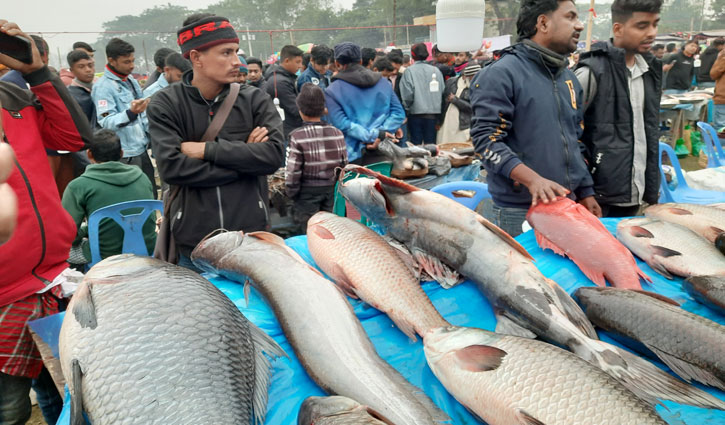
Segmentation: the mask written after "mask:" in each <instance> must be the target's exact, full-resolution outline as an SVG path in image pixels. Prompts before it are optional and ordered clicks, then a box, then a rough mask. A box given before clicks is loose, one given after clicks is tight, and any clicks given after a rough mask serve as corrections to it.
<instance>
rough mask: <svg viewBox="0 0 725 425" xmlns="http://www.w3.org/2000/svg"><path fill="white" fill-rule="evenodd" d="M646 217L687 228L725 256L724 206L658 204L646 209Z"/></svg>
mask: <svg viewBox="0 0 725 425" xmlns="http://www.w3.org/2000/svg"><path fill="white" fill-rule="evenodd" d="M644 215H646V216H647V217H654V218H659V219H660V220H664V221H669V222H671V223H675V224H679V225H680V226H685V227H687V228H688V229H690V230H692V231H693V232H695V233H697V234H698V235H700V236H702V237H704V238H705V239H707V240H709V241H710V242H712V243H714V244H715V246H716V247H717V249H718V250H719V251H720V252H722V253H723V254H725V207H723V206H722V205H712V206H708V205H695V204H676V203H669V204H658V205H652V206H651V207H648V208H647V209H645V210H644Z"/></svg>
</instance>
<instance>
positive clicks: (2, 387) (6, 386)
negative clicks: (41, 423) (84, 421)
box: [0, 367, 63, 425]
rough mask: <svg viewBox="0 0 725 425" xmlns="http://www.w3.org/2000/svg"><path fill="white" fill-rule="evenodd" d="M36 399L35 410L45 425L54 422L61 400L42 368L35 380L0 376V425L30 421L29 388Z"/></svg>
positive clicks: (56, 420)
mask: <svg viewBox="0 0 725 425" xmlns="http://www.w3.org/2000/svg"><path fill="white" fill-rule="evenodd" d="M31 386H32V388H33V390H35V393H36V395H37V396H38V406H40V410H41V411H42V412H43V417H44V418H45V421H46V422H47V423H49V424H55V423H56V422H58V417H59V416H60V412H61V410H62V409H63V399H62V398H61V397H60V394H58V390H57V389H56V387H55V384H54V383H53V379H52V378H51V377H50V373H48V370H47V369H46V368H45V367H44V368H43V371H42V372H41V373H40V376H39V377H38V378H37V379H32V378H27V377H24V376H12V375H7V374H5V373H2V372H0V425H22V424H25V422H27V421H28V419H30V415H31V412H32V407H31V405H30V388H31Z"/></svg>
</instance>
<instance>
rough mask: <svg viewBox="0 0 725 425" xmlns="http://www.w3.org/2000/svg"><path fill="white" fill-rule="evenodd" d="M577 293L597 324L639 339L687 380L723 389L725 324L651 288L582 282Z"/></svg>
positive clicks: (724, 375)
mask: <svg viewBox="0 0 725 425" xmlns="http://www.w3.org/2000/svg"><path fill="white" fill-rule="evenodd" d="M576 296H577V298H578V299H579V302H580V303H581V304H582V305H583V306H584V309H585V310H586V313H587V317H589V319H591V321H592V322H593V323H595V324H596V325H597V326H599V327H601V328H602V329H605V330H607V331H612V332H615V333H617V334H621V335H624V336H626V337H627V338H630V339H632V340H635V341H639V342H641V343H642V344H643V345H644V346H645V347H646V348H648V349H649V350H650V351H652V352H653V353H654V354H655V355H657V357H659V358H660V360H662V361H663V362H664V363H665V364H666V365H667V366H669V367H670V369H672V370H673V371H674V372H675V373H676V374H678V375H679V376H681V377H682V378H684V379H686V380H687V381H690V380H693V379H694V380H696V381H699V382H702V383H703V384H706V385H711V386H714V387H717V388H720V389H721V390H725V326H722V325H720V324H718V323H715V322H713V321H712V320H709V319H706V318H704V317H702V316H698V315H696V314H692V313H690V312H689V311H685V310H683V309H681V308H680V306H679V304H677V303H676V302H675V301H672V300H670V299H669V298H666V297H664V296H662V295H659V294H654V293H651V292H645V291H636V292H633V291H623V290H619V289H616V288H591V287H583V288H579V289H577V291H576ZM720 409H725V402H721V403H720Z"/></svg>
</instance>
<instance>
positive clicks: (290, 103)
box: [264, 45, 302, 141]
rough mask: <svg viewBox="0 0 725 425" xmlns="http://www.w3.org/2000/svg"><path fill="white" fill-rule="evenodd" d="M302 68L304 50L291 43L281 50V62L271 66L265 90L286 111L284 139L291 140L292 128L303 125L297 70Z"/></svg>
mask: <svg viewBox="0 0 725 425" xmlns="http://www.w3.org/2000/svg"><path fill="white" fill-rule="evenodd" d="M301 69H302V50H300V49H298V48H297V47H295V46H292V45H289V46H284V47H282V50H280V52H279V64H277V65H273V66H272V68H270V71H269V76H268V77H267V82H266V83H265V85H264V90H265V91H266V92H267V94H268V95H269V97H271V98H272V99H277V102H279V107H280V108H282V110H283V111H284V119H283V121H284V139H285V141H287V140H289V134H290V132H291V131H292V130H294V129H295V128H297V127H299V126H301V125H302V118H300V111H299V110H298V109H297V103H296V100H297V93H298V91H297V72H299V71H300V70H301Z"/></svg>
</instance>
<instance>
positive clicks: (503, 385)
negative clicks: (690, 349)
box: [423, 327, 666, 425]
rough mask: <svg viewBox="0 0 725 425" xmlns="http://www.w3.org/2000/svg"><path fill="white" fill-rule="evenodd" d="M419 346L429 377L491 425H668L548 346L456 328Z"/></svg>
mask: <svg viewBox="0 0 725 425" xmlns="http://www.w3.org/2000/svg"><path fill="white" fill-rule="evenodd" d="M423 341H424V350H425V357H426V359H427V360H428V365H429V366H430V368H431V370H432V371H433V373H434V374H435V376H436V377H438V379H439V380H440V381H441V383H443V386H445V387H446V388H447V389H448V390H449V391H450V392H451V394H452V395H453V396H454V397H455V398H456V400H458V401H459V402H460V403H461V404H463V405H464V406H466V407H467V408H468V409H469V410H471V411H473V412H474V413H475V414H476V415H478V416H479V417H480V418H481V419H483V420H484V421H485V422H486V423H487V424H489V425H509V424H531V425H534V424H546V425H568V424H597V425H648V424H662V425H664V424H665V423H666V422H665V421H663V420H662V418H660V417H659V416H658V415H657V413H656V412H655V410H654V408H653V407H652V406H651V405H649V404H648V403H646V402H645V401H643V400H641V399H639V398H638V397H637V396H635V395H634V394H633V393H632V392H630V391H629V390H628V389H627V388H626V387H624V386H623V385H622V384H620V383H619V382H618V381H616V380H615V379H613V378H612V377H611V376H609V375H608V374H606V373H604V372H603V371H602V370H600V369H599V368H597V367H595V366H593V365H591V364H590V363H587V362H586V361H584V360H582V359H580V358H579V357H577V356H575V355H574V354H572V353H570V352H568V351H565V350H562V349H561V348H558V347H555V346H553V345H551V344H547V343H545V342H541V341H537V340H533V339H527V338H520V337H516V336H508V335H500V334H495V333H492V332H488V331H485V330H482V329H473V328H458V327H448V328H438V329H434V330H432V331H431V332H429V333H428V334H427V335H426V336H425V337H424V339H423Z"/></svg>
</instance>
